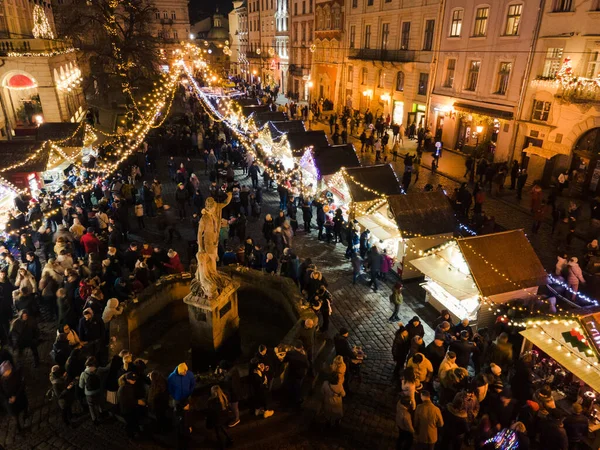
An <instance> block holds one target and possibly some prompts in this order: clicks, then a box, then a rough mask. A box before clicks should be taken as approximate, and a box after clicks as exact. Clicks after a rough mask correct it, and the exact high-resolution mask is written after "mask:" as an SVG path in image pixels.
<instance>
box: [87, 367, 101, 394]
mask: <svg viewBox="0 0 600 450" xmlns="http://www.w3.org/2000/svg"><path fill="white" fill-rule="evenodd" d="M100 387H101V383H100V377H99V376H98V374H97V373H96V372H88V376H87V378H86V380H85V390H86V391H88V392H94V391H97V390H99V389H100Z"/></svg>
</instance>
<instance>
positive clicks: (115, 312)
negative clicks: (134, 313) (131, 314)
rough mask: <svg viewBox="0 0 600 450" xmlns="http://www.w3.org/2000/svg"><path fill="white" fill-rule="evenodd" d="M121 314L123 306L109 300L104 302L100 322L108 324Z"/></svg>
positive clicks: (117, 301) (114, 300)
mask: <svg viewBox="0 0 600 450" xmlns="http://www.w3.org/2000/svg"><path fill="white" fill-rule="evenodd" d="M122 313H123V306H122V305H119V300H118V299H116V298H111V299H110V300H108V302H106V306H105V307H104V311H103V312H102V320H103V321H104V323H108V322H110V321H111V320H112V319H113V318H114V317H116V316H119V315H121V314H122Z"/></svg>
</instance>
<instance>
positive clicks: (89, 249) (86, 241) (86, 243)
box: [79, 227, 100, 256]
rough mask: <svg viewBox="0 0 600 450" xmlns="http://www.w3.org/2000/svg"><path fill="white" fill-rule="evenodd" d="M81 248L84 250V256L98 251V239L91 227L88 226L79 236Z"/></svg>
mask: <svg viewBox="0 0 600 450" xmlns="http://www.w3.org/2000/svg"><path fill="white" fill-rule="evenodd" d="M79 242H80V243H81V245H82V246H83V249H84V250H85V254H86V256H87V255H89V254H90V253H99V252H100V241H99V240H98V238H97V237H96V233H95V232H94V229H93V228H91V227H90V228H88V229H87V233H85V234H84V235H83V236H81V239H80V240H79Z"/></svg>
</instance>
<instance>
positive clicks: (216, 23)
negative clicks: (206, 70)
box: [192, 8, 230, 72]
mask: <svg viewBox="0 0 600 450" xmlns="http://www.w3.org/2000/svg"><path fill="white" fill-rule="evenodd" d="M192 35H193V36H194V40H193V41H194V42H195V43H196V44H197V45H198V46H199V47H200V48H201V49H202V50H204V52H205V55H204V56H205V57H206V59H207V61H208V63H209V64H210V65H211V66H212V67H214V68H215V69H216V70H218V71H222V72H227V71H228V70H229V63H230V58H229V55H228V54H226V53H228V49H229V44H230V42H229V21H228V19H227V18H226V17H225V16H224V15H223V14H221V13H220V12H219V9H218V8H217V10H216V11H215V13H214V14H213V15H212V16H210V17H206V18H205V19H203V20H201V21H199V22H196V23H195V24H193V25H192Z"/></svg>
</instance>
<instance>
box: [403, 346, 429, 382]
mask: <svg viewBox="0 0 600 450" xmlns="http://www.w3.org/2000/svg"><path fill="white" fill-rule="evenodd" d="M416 355H421V356H423V361H421V363H420V364H417V363H415V362H414V361H413V358H414V357H413V358H410V359H409V360H408V363H406V367H412V368H413V370H414V371H415V376H416V377H417V380H419V381H420V382H421V383H423V382H425V381H428V380H427V379H428V378H430V377H431V375H430V374H432V373H433V366H432V365H431V361H429V360H428V359H427V358H425V355H423V353H416Z"/></svg>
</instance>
